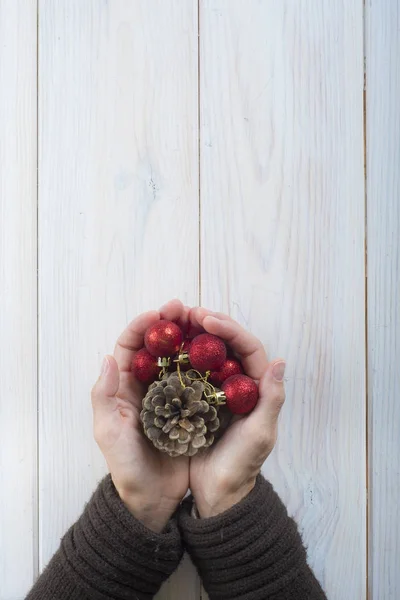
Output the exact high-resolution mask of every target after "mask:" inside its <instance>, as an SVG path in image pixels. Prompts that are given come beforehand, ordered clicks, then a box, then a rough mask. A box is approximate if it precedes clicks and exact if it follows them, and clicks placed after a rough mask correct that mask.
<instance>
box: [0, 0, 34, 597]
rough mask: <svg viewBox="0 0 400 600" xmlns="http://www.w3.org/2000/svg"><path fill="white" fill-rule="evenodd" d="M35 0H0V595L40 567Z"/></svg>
mask: <svg viewBox="0 0 400 600" xmlns="http://www.w3.org/2000/svg"><path fill="white" fill-rule="evenodd" d="M36 30H37V24H36V2H33V1H30V0H0V48H1V51H0V90H1V93H0V332H1V333H0V335H1V351H0V381H1V393H0V598H1V600H19V599H20V598H22V597H24V596H25V593H26V591H27V590H28V589H29V587H30V586H31V584H32V581H33V578H34V575H35V572H36V571H37V494H36V490H37V481H36V462H37V461H36V456H37V453H36V430H37V421H36V411H37V394H36V391H37V385H36V379H37V378H36V373H37V351H36V346H37V337H36V323H37V315H36V312H37V311H36V296H37V288H36V259H37V257H36V166H37V164H36V163H37V160H36V95H37V94H36V92H37V90H36V41H37V35H36Z"/></svg>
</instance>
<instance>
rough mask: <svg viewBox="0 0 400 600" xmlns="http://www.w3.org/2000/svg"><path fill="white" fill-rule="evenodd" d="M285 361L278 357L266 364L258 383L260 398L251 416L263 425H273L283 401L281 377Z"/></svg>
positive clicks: (275, 422)
mask: <svg viewBox="0 0 400 600" xmlns="http://www.w3.org/2000/svg"><path fill="white" fill-rule="evenodd" d="M285 368H286V363H285V361H284V360H283V359H281V358H278V359H277V360H274V361H273V362H271V363H270V364H269V365H268V368H267V370H266V371H265V373H264V375H263V376H262V378H261V380H260V384H259V391H260V399H259V401H258V404H257V406H256V408H255V409H254V410H253V412H252V413H251V416H252V417H253V418H254V419H256V420H257V421H258V422H259V423H260V422H261V423H262V425H263V426H265V427H275V426H276V424H277V421H278V417H279V413H280V411H281V408H282V406H283V404H284V402H285V387H284V383H283V377H284V374H285Z"/></svg>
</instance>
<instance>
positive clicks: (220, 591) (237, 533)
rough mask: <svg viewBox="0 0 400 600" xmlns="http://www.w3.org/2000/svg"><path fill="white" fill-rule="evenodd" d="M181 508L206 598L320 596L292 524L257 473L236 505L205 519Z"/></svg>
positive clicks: (294, 599)
mask: <svg viewBox="0 0 400 600" xmlns="http://www.w3.org/2000/svg"><path fill="white" fill-rule="evenodd" d="M191 508H192V500H191V499H190V498H189V499H188V500H186V501H185V502H184V503H183V505H182V509H181V513H180V518H179V525H180V528H181V532H182V535H183V539H184V543H185V545H186V547H187V550H188V552H189V554H190V555H191V557H192V560H193V562H194V564H195V565H196V567H197V569H198V570H199V573H200V576H201V577H202V579H203V583H204V587H205V588H206V590H207V592H208V594H209V596H210V600H266V599H267V598H270V599H271V600H272V599H273V600H289V599H290V600H325V599H326V596H325V594H324V592H323V591H322V589H321V587H320V585H319V583H318V582H317V580H316V579H315V577H314V575H313V573H312V571H311V570H310V568H309V567H308V565H307V562H306V551H305V549H304V547H303V544H302V542H301V538H300V535H299V533H298V531H297V527H296V525H295V523H294V521H293V520H292V519H290V518H289V517H288V515H287V511H286V509H285V507H284V505H283V504H282V502H281V500H280V499H279V497H278V496H277V494H276V493H275V492H274V490H273V488H272V486H271V484H270V483H268V482H267V481H265V479H264V478H263V477H262V476H259V477H258V478H257V483H256V486H255V488H254V489H253V490H252V492H250V494H249V495H248V496H247V497H246V498H244V499H243V500H242V501H241V502H240V503H239V504H237V505H235V506H234V507H232V508H231V509H229V510H228V511H226V512H224V513H222V514H221V515H218V516H216V517H211V518H209V519H195V518H194V517H193V516H192V515H191Z"/></svg>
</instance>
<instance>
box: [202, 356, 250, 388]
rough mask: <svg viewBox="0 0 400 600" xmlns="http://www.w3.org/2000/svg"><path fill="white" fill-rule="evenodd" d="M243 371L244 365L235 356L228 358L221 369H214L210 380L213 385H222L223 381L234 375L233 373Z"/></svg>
mask: <svg viewBox="0 0 400 600" xmlns="http://www.w3.org/2000/svg"><path fill="white" fill-rule="evenodd" d="M240 373H243V369H242V365H241V364H240V362H239V361H238V360H236V359H235V358H227V359H226V361H225V362H224V364H223V365H222V367H221V368H220V370H219V371H212V372H211V374H210V377H209V380H210V381H211V383H212V384H213V385H216V386H217V387H221V385H222V384H223V382H224V381H225V380H226V379H228V377H232V375H239V374H240Z"/></svg>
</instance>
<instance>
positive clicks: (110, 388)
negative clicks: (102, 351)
mask: <svg viewBox="0 0 400 600" xmlns="http://www.w3.org/2000/svg"><path fill="white" fill-rule="evenodd" d="M118 388H119V369H118V365H117V361H116V360H115V358H114V357H113V356H105V357H104V360H103V364H102V366H101V373H100V377H99V378H98V380H97V381H96V383H95V385H94V387H93V389H92V406H93V410H107V409H110V408H112V406H113V403H112V400H113V399H114V397H115V395H116V393H117V392H118Z"/></svg>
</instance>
